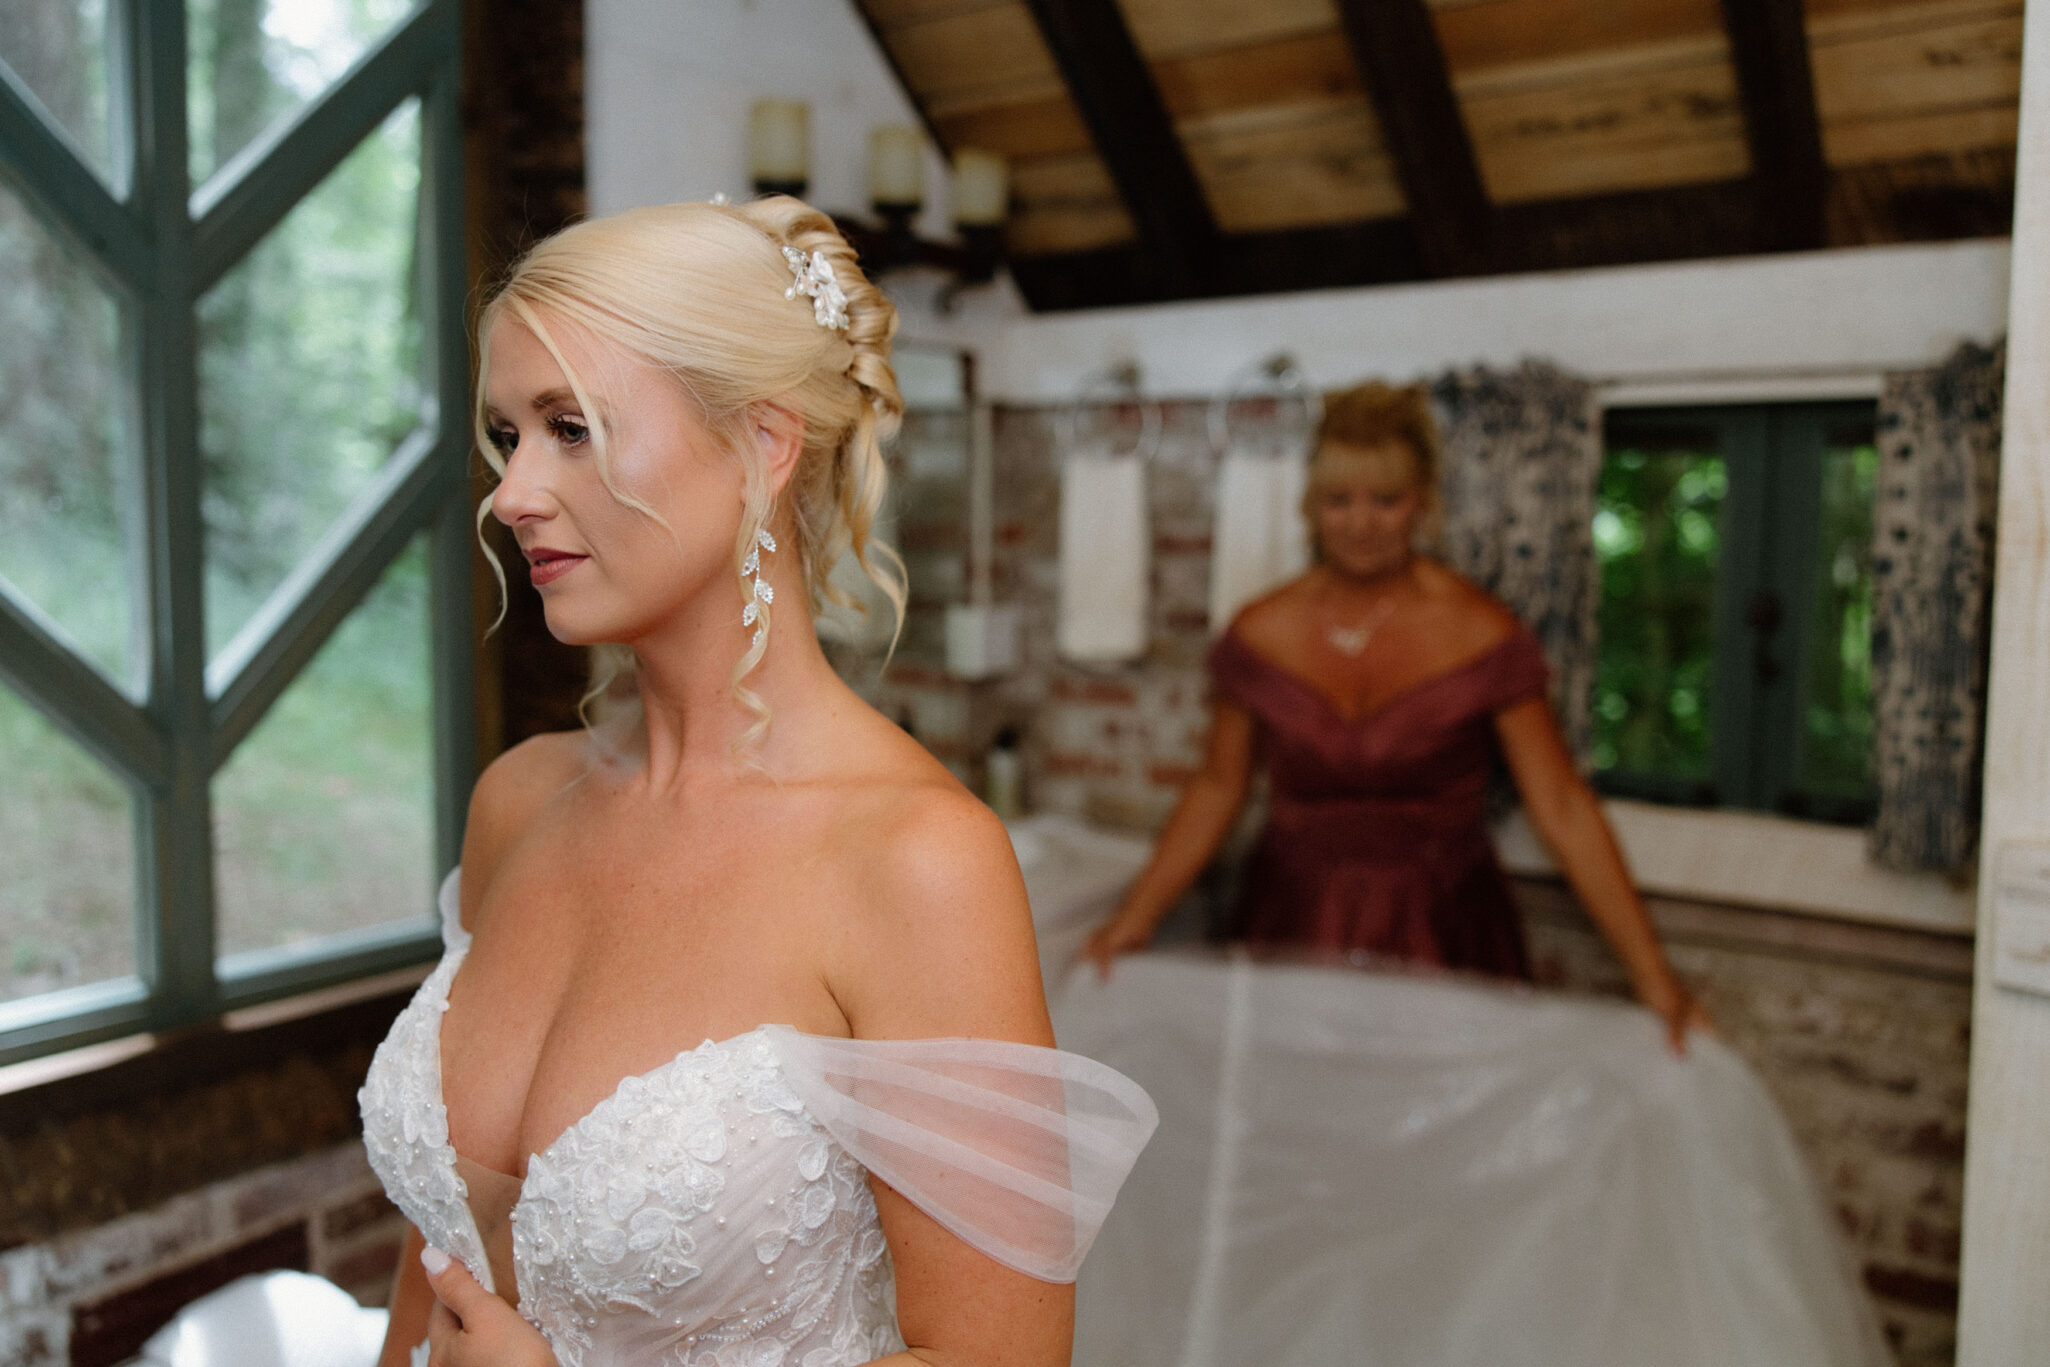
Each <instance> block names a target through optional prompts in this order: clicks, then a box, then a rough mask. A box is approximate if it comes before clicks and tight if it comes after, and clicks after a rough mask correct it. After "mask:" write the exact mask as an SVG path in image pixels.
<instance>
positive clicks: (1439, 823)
mask: <svg viewBox="0 0 2050 1367" xmlns="http://www.w3.org/2000/svg"><path fill="white" fill-rule="evenodd" d="M1209 663H1210V673H1211V678H1212V680H1213V681H1214V683H1215V685H1216V687H1217V690H1218V692H1219V693H1220V694H1222V695H1223V696H1224V697H1226V698H1228V699H1230V700H1231V701H1232V702H1235V703H1237V704H1238V705H1239V706H1240V707H1243V708H1244V709H1245V710H1246V711H1247V712H1248V713H1250V714H1251V715H1252V717H1253V720H1254V733H1255V745H1256V753H1257V755H1258V757H1259V760H1260V761H1261V762H1262V763H1264V764H1265V766H1266V768H1267V771H1268V779H1269V811H1268V817H1267V826H1266V829H1265V830H1264V831H1262V832H1261V835H1260V839H1259V843H1258V844H1257V846H1256V847H1255V849H1254V851H1253V856H1252V859H1251V861H1250V863H1249V864H1248V866H1247V868H1246V871H1245V877H1244V880H1243V883H1242V885H1241V888H1240V895H1239V906H1238V916H1237V920H1236V927H1235V934H1236V937H1237V938H1240V939H1243V940H1246V941H1248V942H1250V943H1252V944H1255V945H1259V946H1264V947H1275V948H1279V947H1284V946H1286V947H1297V948H1304V949H1310V950H1318V951H1324V952H1327V953H1328V952H1339V953H1350V952H1360V951H1363V952H1365V953H1368V954H1375V955H1385V956H1389V957H1393V958H1399V959H1404V960H1409V961H1411V962H1416V963H1425V964H1436V965H1441V966H1443V967H1446V968H1451V969H1458V970H1463V971H1468V972H1477V973H1486V974H1492V975H1495V976H1498V977H1507V978H1521V979H1528V978H1529V977H1530V960H1529V955H1528V953H1527V952H1526V950H1525V947H1524V940H1523V923H1522V920H1521V919H1520V918H1519V916H1518V915H1517V911H1516V904H1515V902H1514V900H1513V899H1512V898H1511V896H1510V893H1509V885H1508V882H1507V880H1506V879H1505V878H1504V877H1503V874H1502V869H1501V865H1500V864H1498V863H1497V862H1496V860H1495V850H1494V845H1493V843H1492V842H1491V841H1490V840H1489V838H1488V826H1487V799H1488V782H1489V776H1490V774H1491V773H1492V772H1493V770H1494V767H1495V764H1496V762H1497V759H1498V757H1499V755H1500V743H1499V741H1498V740H1497V738H1496V734H1495V724H1494V718H1495V714H1496V713H1498V712H1500V711H1502V710H1503V709H1504V708H1507V707H1510V706H1512V705H1514V704H1516V703H1519V702H1522V701H1524V700H1525V699H1528V698H1542V697H1544V696H1545V683H1546V678H1547V670H1546V666H1545V657H1544V652H1543V650H1542V649H1541V648H1540V647H1539V645H1538V643H1537V638H1536V637H1534V636H1532V635H1531V634H1530V632H1529V631H1527V630H1525V629H1524V628H1522V627H1521V626H1519V627H1517V628H1515V629H1514V630H1512V631H1511V632H1510V633H1509V634H1508V635H1507V636H1505V637H1504V638H1503V639H1502V640H1501V641H1500V642H1498V643H1497V644H1495V645H1494V646H1492V647H1490V648H1489V649H1488V650H1486V651H1484V652H1483V653H1481V654H1480V655H1478V656H1475V657H1474V658H1473V659H1471V660H1469V661H1467V662H1466V663H1465V664H1463V665H1460V666H1458V667H1457V668H1454V669H1452V670H1449V671H1447V672H1445V673H1443V674H1439V675H1436V676H1434V677H1432V678H1429V679H1425V680H1424V681H1423V682H1421V683H1419V684H1416V685H1415V686H1413V687H1411V688H1408V689H1405V690H1404V691H1402V692H1400V693H1398V694H1396V695H1395V696H1394V697H1393V698H1391V699H1389V700H1388V701H1387V702H1385V703H1383V704H1382V705H1381V706H1380V707H1377V708H1375V709H1374V710H1373V711H1371V712H1369V713H1367V714H1366V715H1364V716H1361V717H1357V718H1347V717H1345V716H1344V715H1343V714H1341V713H1340V712H1339V711H1338V710H1337V708H1336V707H1334V706H1333V705H1332V703H1331V701H1330V700H1329V699H1328V698H1326V697H1325V696H1324V694H1323V693H1321V692H1319V691H1318V690H1317V689H1316V688H1315V687H1313V686H1312V685H1311V684H1309V683H1308V682H1306V681H1305V680H1303V679H1301V678H1299V677H1297V676H1296V675H1294V674H1292V673H1290V672H1289V671H1287V670H1285V669H1283V668H1281V667H1280V666H1279V665H1277V664H1274V663H1273V662H1272V661H1270V660H1268V659H1267V658H1266V657H1264V656H1262V655H1261V654H1260V653H1259V652H1257V651H1255V650H1254V649H1253V648H1252V647H1251V646H1248V645H1247V644H1246V643H1245V642H1244V641H1242V640H1240V639H1239V637H1238V635H1237V633H1236V632H1229V631H1228V632H1226V633H1225V634H1224V636H1223V637H1222V638H1220V639H1219V640H1218V642H1217V644H1216V645H1214V646H1212V647H1211V650H1210V661H1209Z"/></svg>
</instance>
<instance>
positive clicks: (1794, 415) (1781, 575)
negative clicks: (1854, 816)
mask: <svg viewBox="0 0 2050 1367" xmlns="http://www.w3.org/2000/svg"><path fill="white" fill-rule="evenodd" d="M1771 465H1772V470H1771V475H1772V477H1771V481H1770V484H1769V487H1770V488H1771V490H1772V499H1771V504H1770V506H1769V508H1768V510H1767V511H1768V519H1767V528H1766V535H1767V540H1768V546H1767V550H1766V561H1765V563H1764V565H1763V566H1762V567H1761V575H1760V579H1761V582H1762V583H1763V584H1764V585H1765V586H1766V591H1767V592H1769V593H1771V594H1772V595H1773V596H1774V598H1775V599H1776V600H1777V602H1778V605H1779V606H1778V614H1777V615H1778V619H1779V626H1778V629H1777V631H1776V632H1775V633H1774V635H1773V638H1772V641H1771V645H1770V649H1771V657H1772V661H1773V664H1774V666H1775V672H1774V677H1773V678H1772V679H1771V680H1770V681H1769V682H1767V683H1763V684H1762V685H1761V688H1760V692H1761V695H1762V702H1763V706H1762V707H1761V708H1760V711H1759V726H1758V728H1757V736H1756V743H1757V745H1758V757H1759V762H1758V773H1759V779H1760V787H1759V791H1758V794H1757V799H1756V801H1757V805H1759V806H1760V807H1765V808H1770V809H1772V810H1780V809H1782V808H1783V807H1784V806H1785V804H1786V802H1787V800H1788V798H1789V797H1790V796H1791V795H1792V794H1793V792H1794V790H1795V788H1796V786H1797V784H1798V780H1799V776H1800V772H1801V735H1802V726H1801V720H1802V719H1801V707H1802V700H1803V699H1805V698H1806V697H1807V696H1808V690H1807V687H1806V683H1807V678H1806V676H1807V670H1808V655H1809V652H1808V638H1809V635H1810V633H1811V632H1812V631H1813V630H1814V618H1815V595H1814V594H1813V593H1812V592H1811V591H1810V590H1811V587H1812V585H1811V580H1812V579H1813V577H1814V574H1815V557H1816V553H1817V552H1816V543H1817V539H1818V531H1819V523H1820V519H1821V516H1822V423H1821V422H1820V421H1819V420H1818V418H1817V417H1816V414H1815V413H1814V411H1813V410H1794V409H1782V410H1780V411H1779V412H1777V413H1776V414H1775V415H1774V421H1773V432H1772V446H1771Z"/></svg>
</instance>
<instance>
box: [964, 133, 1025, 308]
mask: <svg viewBox="0 0 2050 1367" xmlns="http://www.w3.org/2000/svg"><path fill="white" fill-rule="evenodd" d="M953 191H954V197H953V205H952V208H953V217H954V229H955V231H956V232H958V233H960V234H961V245H962V246H963V247H964V248H965V249H966V251H967V253H968V262H967V266H966V268H965V269H964V270H963V271H962V272H961V276H962V283H964V284H975V285H980V284H986V283H988V282H989V281H990V280H992V279H994V278H995V277H996V273H997V262H998V260H1000V259H1001V258H1002V256H1003V252H1004V215H1005V214H1006V213H1007V212H1008V211H1009V210H1010V197H1011V168H1010V166H1009V164H1008V163H1006V162H1005V161H1004V159H1003V158H1002V157H1000V156H998V155H997V154H996V153H994V152H984V151H980V150H978V149H976V148H973V147H964V148H962V149H961V150H960V151H958V152H956V153H954V185H953Z"/></svg>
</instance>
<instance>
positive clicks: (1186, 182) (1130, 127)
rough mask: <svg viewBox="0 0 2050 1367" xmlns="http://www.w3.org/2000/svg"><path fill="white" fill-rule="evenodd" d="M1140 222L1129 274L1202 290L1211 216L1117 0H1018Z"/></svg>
mask: <svg viewBox="0 0 2050 1367" xmlns="http://www.w3.org/2000/svg"><path fill="white" fill-rule="evenodd" d="M1026 4H1027V6H1028V8H1030V10H1031V11H1032V17H1033V20H1034V22H1036V23H1037V24H1038V25H1039V32H1040V34H1041V36H1042V37H1044V38H1045V40H1046V46H1047V48H1048V50H1049V51H1051V52H1052V53H1053V59H1054V65H1055V66H1057V67H1058V68H1060V72H1061V76H1062V78H1063V79H1064V80H1065V81H1066V82H1067V86H1068V93H1069V95H1071V96H1072V97H1073V98H1074V101H1075V106H1076V108H1077V109H1079V110H1081V112H1082V121H1083V122H1084V123H1085V124H1087V125H1088V126H1089V133H1090V136H1091V137H1092V138H1093V139H1094V140H1095V142H1096V151H1097V155H1098V156H1100V157H1102V158H1103V164H1104V165H1105V166H1106V167H1107V168H1109V170H1110V178H1111V181H1112V182H1113V183H1114V184H1115V185H1116V186H1117V189H1118V195H1119V197H1120V198H1121V199H1122V200H1123V201H1124V204H1125V210H1126V212H1127V213H1129V214H1130V215H1131V216H1132V222H1133V225H1134V226H1135V227H1136V228H1137V229H1138V230H1139V241H1140V250H1139V251H1138V252H1136V253H1134V254H1132V260H1131V263H1130V264H1131V266H1132V268H1133V269H1134V270H1135V271H1137V272H1139V275H1140V280H1139V281H1137V282H1135V283H1140V284H1144V285H1147V286H1148V287H1150V288H1154V289H1159V290H1164V291H1165V293H1164V294H1160V295H1156V296H1155V297H1160V298H1175V297H1180V296H1184V295H1196V294H1207V293H1209V292H1210V290H1209V288H1208V280H1209V276H1210V273H1211V271H1212V269H1213V267H1214V262H1215V256H1216V251H1217V244H1218V231H1217V220H1216V219H1215V218H1214V217H1213V216H1212V215H1211V212H1210V203H1209V201H1208V200H1207V199H1206V198H1205V197H1204V195H1203V186H1202V184H1201V182H1199V181H1198V180H1197V179H1196V172H1195V168H1194V167H1192V166H1191V165H1190V164H1189V156H1188V153H1187V152H1186V151H1185V150H1184V149H1183V147H1182V142H1181V139H1180V137H1178V136H1177V135H1176V133H1175V131H1174V121H1173V120H1172V119H1171V118H1170V117H1169V116H1168V112H1167V105H1166V104H1165V103H1164V102H1163V101H1162V100H1161V98H1160V90H1159V88H1158V87H1157V86H1155V85H1154V83H1153V73H1152V72H1151V71H1150V70H1149V69H1148V68H1147V65H1146V60H1145V58H1144V57H1142V56H1141V55H1140V54H1139V47H1138V44H1137V43H1135V42H1134V41H1133V40H1132V33H1131V30H1130V29H1129V28H1127V27H1126V26H1125V19H1124V15H1123V14H1122V13H1120V12H1119V10H1118V7H1117V3H1116V0H1026Z"/></svg>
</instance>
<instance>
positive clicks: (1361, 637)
mask: <svg viewBox="0 0 2050 1367" xmlns="http://www.w3.org/2000/svg"><path fill="white" fill-rule="evenodd" d="M1324 639H1325V640H1327V641H1329V642H1330V643H1331V648H1332V649H1333V650H1335V651H1337V652H1338V653H1339V654H1340V655H1343V656H1345V657H1346V658H1347V659H1348V660H1357V659H1358V658H1359V657H1360V656H1361V655H1363V654H1365V653H1366V649H1367V642H1369V641H1371V640H1373V639H1374V629H1373V628H1372V627H1327V628H1325V630H1324Z"/></svg>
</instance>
